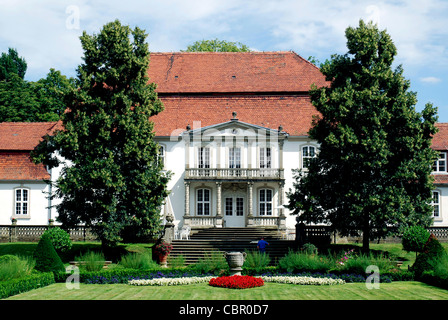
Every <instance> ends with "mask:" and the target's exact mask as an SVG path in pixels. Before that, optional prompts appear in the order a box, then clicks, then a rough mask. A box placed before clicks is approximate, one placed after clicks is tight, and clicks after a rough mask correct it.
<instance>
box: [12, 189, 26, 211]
mask: <svg viewBox="0 0 448 320" xmlns="http://www.w3.org/2000/svg"><path fill="white" fill-rule="evenodd" d="M29 199H30V198H29V189H25V188H17V189H15V195H14V202H15V211H14V214H15V215H16V216H25V215H28V214H29V213H30V212H29Z"/></svg>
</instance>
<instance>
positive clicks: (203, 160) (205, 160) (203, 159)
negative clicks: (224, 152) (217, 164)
mask: <svg viewBox="0 0 448 320" xmlns="http://www.w3.org/2000/svg"><path fill="white" fill-rule="evenodd" d="M198 167H199V168H201V169H206V168H210V148H207V147H200V148H198Z"/></svg>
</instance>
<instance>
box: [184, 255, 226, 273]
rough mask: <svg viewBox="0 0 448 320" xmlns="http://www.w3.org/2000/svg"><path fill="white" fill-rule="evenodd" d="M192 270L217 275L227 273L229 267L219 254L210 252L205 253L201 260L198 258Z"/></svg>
mask: <svg viewBox="0 0 448 320" xmlns="http://www.w3.org/2000/svg"><path fill="white" fill-rule="evenodd" d="M192 270H194V271H196V272H199V273H213V274H215V275H218V274H223V273H226V272H228V270H229V265H228V264H227V261H226V259H225V258H224V255H223V254H222V253H221V252H218V251H212V252H211V253H206V254H205V256H204V257H203V258H200V259H199V260H198V262H196V263H195V264H194V265H193V266H192Z"/></svg>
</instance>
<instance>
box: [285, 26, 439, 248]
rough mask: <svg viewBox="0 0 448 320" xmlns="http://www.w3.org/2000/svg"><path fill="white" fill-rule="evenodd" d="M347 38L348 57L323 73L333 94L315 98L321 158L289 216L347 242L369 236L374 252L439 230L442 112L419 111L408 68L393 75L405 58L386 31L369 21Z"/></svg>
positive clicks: (301, 182) (302, 175) (298, 188)
mask: <svg viewBox="0 0 448 320" xmlns="http://www.w3.org/2000/svg"><path fill="white" fill-rule="evenodd" d="M346 38H347V47H348V53H347V54H345V55H333V56H332V59H331V61H328V62H327V63H325V64H323V65H322V67H321V71H322V72H323V74H324V75H325V76H326V78H327V80H330V81H332V82H331V86H330V87H324V88H316V87H314V88H313V89H312V90H311V100H312V103H313V105H314V106H315V107H316V109H317V110H318V111H319V112H320V116H319V117H318V118H316V119H315V121H314V123H313V127H312V129H311V130H310V132H309V135H310V137H311V138H313V139H315V140H317V142H318V143H319V144H320V152H319V154H318V156H317V157H316V158H315V159H314V161H311V163H310V165H309V166H308V170H307V171H305V170H298V171H297V172H296V176H295V183H294V190H293V191H292V192H290V193H289V194H288V196H289V208H290V209H291V210H294V212H295V213H297V214H299V213H300V214H301V215H300V218H299V220H301V221H304V222H315V223H322V222H324V223H329V224H330V226H331V228H332V229H333V230H335V231H338V232H340V233H341V234H342V235H353V234H358V233H359V232H361V233H362V235H363V248H364V250H365V251H368V250H369V240H370V239H373V238H379V237H384V236H386V235H387V234H388V233H389V232H391V231H392V232H398V231H400V230H402V228H403V227H404V226H406V225H417V224H418V225H422V226H425V227H426V226H429V225H430V223H431V213H432V207H431V206H430V203H431V191H432V189H433V184H432V177H431V176H430V174H431V168H432V163H433V161H434V159H435V157H436V153H435V152H434V151H433V150H432V149H431V140H432V136H433V135H434V134H435V133H436V128H435V125H434V124H435V122H436V118H437V117H436V112H437V110H436V108H434V107H433V106H432V105H431V104H427V105H426V106H425V108H424V110H423V111H422V112H421V113H419V112H417V111H416V110H415V107H414V105H415V104H416V102H417V99H416V93H414V92H410V91H408V89H409V87H410V83H409V81H408V80H405V79H404V77H403V69H402V67H401V66H398V67H397V68H396V69H395V70H392V63H393V60H394V57H395V55H396V53H397V52H396V47H395V45H394V44H393V42H392V40H391V38H390V36H389V35H388V34H387V33H386V31H379V30H378V27H377V26H376V25H373V24H372V23H369V24H366V23H364V22H363V21H362V20H361V21H360V22H359V26H358V27H357V28H352V27H349V28H347V29H346Z"/></svg>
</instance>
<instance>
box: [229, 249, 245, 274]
mask: <svg viewBox="0 0 448 320" xmlns="http://www.w3.org/2000/svg"><path fill="white" fill-rule="evenodd" d="M246 256H247V254H246V252H225V253H224V257H225V258H226V260H227V263H228V264H229V267H230V275H231V276H234V275H239V276H240V275H241V271H242V270H243V268H242V267H243V264H244V261H245V260H246Z"/></svg>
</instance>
